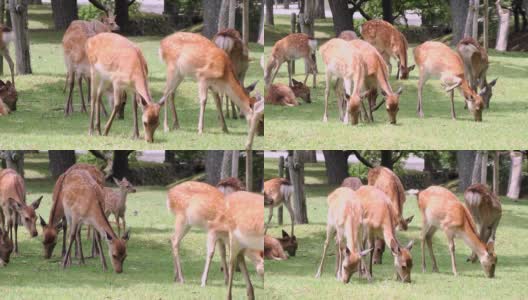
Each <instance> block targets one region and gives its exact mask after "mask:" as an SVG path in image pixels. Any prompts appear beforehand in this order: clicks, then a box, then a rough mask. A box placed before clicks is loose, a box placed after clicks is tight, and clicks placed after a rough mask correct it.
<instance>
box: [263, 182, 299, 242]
mask: <svg viewBox="0 0 528 300" xmlns="http://www.w3.org/2000/svg"><path fill="white" fill-rule="evenodd" d="M292 194H293V186H292V185H291V183H290V181H289V180H288V179H285V178H272V179H270V180H266V181H264V195H265V196H264V198H268V199H271V200H273V204H271V205H269V206H267V207H268V208H269V214H268V222H267V223H266V231H267V227H268V226H269V224H270V222H271V219H272V218H273V208H275V207H279V206H281V205H284V206H285V207H286V209H287V210H288V213H289V214H290V220H291V232H290V235H291V236H292V237H293V236H295V235H294V227H295V220H294V216H293V207H292V200H291V198H292Z"/></svg>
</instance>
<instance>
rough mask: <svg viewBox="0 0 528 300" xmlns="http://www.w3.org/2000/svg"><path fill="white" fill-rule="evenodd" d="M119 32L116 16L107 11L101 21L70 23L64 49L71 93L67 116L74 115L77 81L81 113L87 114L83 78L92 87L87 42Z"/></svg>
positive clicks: (67, 101)
mask: <svg viewBox="0 0 528 300" xmlns="http://www.w3.org/2000/svg"><path fill="white" fill-rule="evenodd" d="M117 30H119V26H118V25H117V24H116V22H115V16H114V15H113V13H112V12H108V11H107V13H106V15H105V16H104V17H102V18H101V20H92V21H81V20H75V21H73V22H71V23H70V25H69V26H68V28H67V29H66V32H64V36H63V37H62V49H63V51H64V63H65V64H66V85H69V92H68V96H67V98H66V103H65V105H64V114H65V115H70V114H71V113H73V99H72V92H73V88H74V85H75V81H77V85H78V88H79V93H80V94H81V103H82V106H81V112H86V105H85V102H84V95H83V89H82V79H83V78H84V79H85V80H86V81H87V82H88V86H90V63H89V61H88V56H87V54H86V49H85V46H86V41H87V40H88V38H90V37H92V36H94V35H96V34H98V33H101V32H111V31H117ZM66 85H65V90H66ZM88 99H90V90H88ZM103 109H104V106H103ZM105 111H106V110H105Z"/></svg>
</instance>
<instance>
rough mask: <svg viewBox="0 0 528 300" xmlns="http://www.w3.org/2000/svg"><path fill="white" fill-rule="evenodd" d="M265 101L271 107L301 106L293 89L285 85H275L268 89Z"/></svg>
mask: <svg viewBox="0 0 528 300" xmlns="http://www.w3.org/2000/svg"><path fill="white" fill-rule="evenodd" d="M264 101H265V102H266V103H267V104H271V105H283V106H299V102H297V99H296V96H295V93H294V92H293V90H292V88H291V87H289V86H287V85H286V84H283V83H273V84H270V85H269V86H268V87H267V88H266V95H265V98H264Z"/></svg>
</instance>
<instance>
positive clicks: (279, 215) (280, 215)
mask: <svg viewBox="0 0 528 300" xmlns="http://www.w3.org/2000/svg"><path fill="white" fill-rule="evenodd" d="M278 175H279V178H283V177H284V156H281V157H279V174H278ZM283 206H284V205H281V206H279V209H278V210H277V223H279V225H282V224H283V221H284V220H283V216H284V214H283Z"/></svg>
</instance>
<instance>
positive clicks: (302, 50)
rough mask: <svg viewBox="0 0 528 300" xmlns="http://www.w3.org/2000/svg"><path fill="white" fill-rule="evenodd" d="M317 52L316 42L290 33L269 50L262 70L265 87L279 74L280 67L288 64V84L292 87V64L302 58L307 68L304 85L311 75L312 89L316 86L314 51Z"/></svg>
mask: <svg viewBox="0 0 528 300" xmlns="http://www.w3.org/2000/svg"><path fill="white" fill-rule="evenodd" d="M316 50H317V40H316V39H314V38H311V37H310V36H308V35H307V34H305V33H292V34H289V35H288V36H286V37H284V38H282V39H280V40H278V41H277V42H276V43H275V45H274V46H273V48H272V49H271V56H270V59H269V61H268V64H267V65H266V69H265V70H264V81H265V82H266V85H270V84H272V83H273V80H274V79H275V76H277V73H278V72H279V69H280V67H281V65H282V64H283V63H284V62H286V63H287V64H288V79H289V81H288V83H289V85H290V86H291V85H292V62H293V61H295V60H296V59H298V58H304V62H305V64H306V66H307V70H306V77H304V84H306V81H307V80H308V75H309V74H310V73H312V75H313V88H315V86H316V76H317V65H316V63H315V60H314V57H315V51H316Z"/></svg>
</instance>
